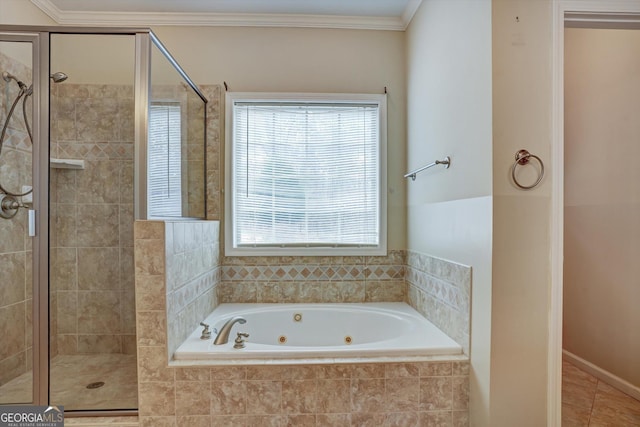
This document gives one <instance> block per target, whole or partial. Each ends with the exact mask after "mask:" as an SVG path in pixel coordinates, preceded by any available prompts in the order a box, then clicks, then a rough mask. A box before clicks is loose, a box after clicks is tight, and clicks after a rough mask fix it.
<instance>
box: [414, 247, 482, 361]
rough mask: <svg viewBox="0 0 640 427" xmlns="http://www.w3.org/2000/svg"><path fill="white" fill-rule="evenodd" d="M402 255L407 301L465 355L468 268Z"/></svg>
mask: <svg viewBox="0 0 640 427" xmlns="http://www.w3.org/2000/svg"><path fill="white" fill-rule="evenodd" d="M406 258H407V260H406V268H405V281H406V286H407V303H408V304H410V305H411V306H412V307H413V308H415V309H416V310H417V311H418V312H420V314H422V315H423V316H424V317H426V318H427V319H429V321H431V323H433V324H434V325H436V326H437V327H438V328H440V329H441V330H442V331H444V332H445V333H446V334H447V335H449V336H450V337H451V338H453V339H454V340H455V341H456V342H457V343H458V344H460V345H461V346H462V348H463V349H464V352H465V354H469V329H470V328H469V325H470V322H471V267H468V266H466V265H462V264H457V263H454V262H451V261H447V260H444V259H441V258H435V257H432V256H429V255H425V254H422V253H418V252H412V251H409V252H408V253H407V256H406Z"/></svg>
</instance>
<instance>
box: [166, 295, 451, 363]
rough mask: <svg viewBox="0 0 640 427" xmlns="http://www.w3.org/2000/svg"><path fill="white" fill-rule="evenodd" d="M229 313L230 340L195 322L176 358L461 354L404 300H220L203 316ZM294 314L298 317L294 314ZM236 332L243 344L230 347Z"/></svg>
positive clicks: (213, 321) (210, 320) (216, 321)
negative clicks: (205, 332)
mask: <svg viewBox="0 0 640 427" xmlns="http://www.w3.org/2000/svg"><path fill="white" fill-rule="evenodd" d="M234 316H242V317H244V318H245V319H246V321H247V322H246V323H245V324H238V323H236V324H235V325H234V326H233V329H232V331H231V334H230V335H229V342H228V343H226V344H223V345H214V344H213V340H214V338H215V333H213V335H212V337H211V338H210V339H208V340H202V339H200V335H201V331H202V328H201V327H198V329H196V330H195V331H194V332H193V333H192V334H191V336H190V337H189V338H188V339H187V340H186V341H185V342H184V343H182V345H180V347H179V348H178V349H177V350H176V352H175V354H174V359H175V360H211V359H233V360H235V359H296V358H351V357H371V356H389V357H393V356H435V355H460V354H462V348H461V346H460V345H459V344H457V343H456V342H455V341H453V340H452V339H451V338H450V337H448V336H447V335H446V334H445V333H444V332H442V331H441V330H440V329H438V328H437V327H436V326H435V325H433V324H432V323H431V322H429V321H428V320H426V319H425V318H424V317H422V316H421V315H420V314H419V313H418V312H417V311H415V310H414V309H413V308H411V307H410V306H409V305H408V304H405V303H365V304H221V305H219V306H218V307H217V308H216V309H215V310H214V311H213V312H212V313H211V314H210V315H209V316H208V317H207V318H206V319H203V321H204V322H205V323H207V324H209V325H211V327H212V328H214V327H215V328H216V329H217V330H218V331H219V330H220V329H221V328H222V326H223V325H224V323H225V322H226V321H227V320H228V319H230V318H231V317H234ZM297 319H299V320H297ZM238 332H243V333H248V334H249V337H248V338H246V343H245V348H242V349H234V348H233V345H234V340H235V339H236V337H237V333H238Z"/></svg>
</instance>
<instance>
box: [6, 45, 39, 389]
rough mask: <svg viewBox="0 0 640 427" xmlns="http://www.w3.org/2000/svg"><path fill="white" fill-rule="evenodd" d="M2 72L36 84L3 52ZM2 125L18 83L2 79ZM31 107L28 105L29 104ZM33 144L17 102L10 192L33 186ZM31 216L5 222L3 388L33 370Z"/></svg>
mask: <svg viewBox="0 0 640 427" xmlns="http://www.w3.org/2000/svg"><path fill="white" fill-rule="evenodd" d="M0 70H3V71H8V72H9V73H11V74H13V75H15V76H17V77H18V78H19V79H20V80H23V81H24V82H30V81H31V70H30V69H29V68H27V67H25V66H24V65H23V64H21V63H19V62H17V61H15V60H13V59H10V58H9V57H7V56H5V55H3V54H1V53H0ZM0 83H1V84H0V89H1V90H0V126H2V125H4V119H5V117H6V115H7V111H6V110H5V108H10V107H11V104H12V103H13V100H14V99H15V96H16V95H17V94H18V85H16V84H15V82H13V81H11V82H7V83H5V82H4V80H1V81H0ZM7 95H8V98H5V97H6V96H7ZM28 105H29V104H28ZM31 157H32V152H31V141H30V140H29V136H28V134H27V131H26V129H25V127H24V124H23V121H22V101H20V102H19V103H18V106H17V107H16V109H15V111H14V113H13V117H12V119H11V121H10V122H9V126H8V128H7V131H6V135H5V138H4V144H3V147H2V155H1V156H0V181H1V183H2V185H3V186H6V188H7V189H8V190H9V191H11V190H13V191H20V190H21V189H22V185H31V182H32V180H31ZM26 230H27V212H26V210H25V209H20V210H19V211H18V213H17V215H16V216H15V217H14V218H12V219H2V218H0V272H2V286H0V330H1V331H2V334H3V336H2V338H3V339H2V345H0V385H2V384H5V383H7V382H8V381H10V380H12V379H14V378H16V377H18V376H20V375H21V374H23V373H25V372H27V371H29V370H30V369H31V348H32V333H31V330H32V322H31V317H32V301H33V299H32V294H33V287H32V279H31V277H32V276H31V271H32V269H31V262H32V255H31V254H32V252H31V239H30V238H29V237H27V231H26Z"/></svg>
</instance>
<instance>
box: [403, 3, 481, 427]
mask: <svg viewBox="0 0 640 427" xmlns="http://www.w3.org/2000/svg"><path fill="white" fill-rule="evenodd" d="M491 85H492V83H491V3H490V2H488V1H455V2H445V1H438V0H427V1H424V2H423V3H422V6H421V7H420V9H419V10H418V12H417V13H416V15H415V16H414V19H413V21H412V23H411V25H410V27H409V29H408V32H407V101H408V106H407V140H408V142H407V154H408V155H407V157H408V159H409V164H408V167H409V168H415V167H419V166H422V165H423V164H427V163H430V162H432V161H433V160H435V159H440V158H442V157H444V156H447V155H449V156H451V160H452V163H451V168H450V169H448V170H446V169H444V168H442V167H436V168H433V169H430V170H428V171H425V172H422V173H421V174H419V175H418V176H417V179H416V181H410V180H407V181H406V183H405V185H406V188H407V204H408V220H407V231H408V233H407V234H408V242H407V243H408V245H407V248H408V250H410V251H415V252H418V253H424V254H427V255H431V256H436V257H440V258H445V259H449V260H452V261H455V262H458V263H463V264H466V265H470V266H471V267H472V285H471V289H472V295H471V301H472V319H471V330H472V334H471V335H472V337H471V367H472V369H471V378H470V386H471V394H470V396H471V398H470V415H471V419H472V425H478V426H480V425H489V414H488V406H489V357H490V353H489V343H490V336H491V329H490V328H491V321H490V316H491V209H492V205H491V191H492V189H491V163H492V159H491V133H492V132H491Z"/></svg>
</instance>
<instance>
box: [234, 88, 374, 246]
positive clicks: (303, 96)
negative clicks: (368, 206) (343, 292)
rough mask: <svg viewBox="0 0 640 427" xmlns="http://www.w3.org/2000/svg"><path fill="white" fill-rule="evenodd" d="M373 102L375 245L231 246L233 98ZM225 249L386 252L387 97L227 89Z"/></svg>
mask: <svg viewBox="0 0 640 427" xmlns="http://www.w3.org/2000/svg"><path fill="white" fill-rule="evenodd" d="M238 101H239V102H251V101H254V102H268V101H289V102H313V101H316V102H322V101H325V102H330V103H334V104H349V103H375V104H377V105H378V108H379V110H378V114H379V132H380V135H379V156H378V162H379V163H378V174H379V188H378V192H379V201H380V203H379V206H378V215H379V230H378V232H379V235H380V241H379V244H378V245H377V246H361V247H358V246H335V247H329V246H327V247H321V246H314V247H301V246H295V247H293V246H289V247H276V246H256V247H234V246H233V223H232V218H233V146H232V144H233V104H234V102H238ZM224 151H225V168H224V169H225V173H224V178H225V180H224V190H223V191H224V206H225V207H224V217H223V222H224V230H223V232H224V253H225V255H226V256H291V255H294V256H295V255H301V256H365V255H386V253H387V190H386V189H387V97H386V95H379V94H342V93H272V92H227V93H226V97H225V150H224Z"/></svg>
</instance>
